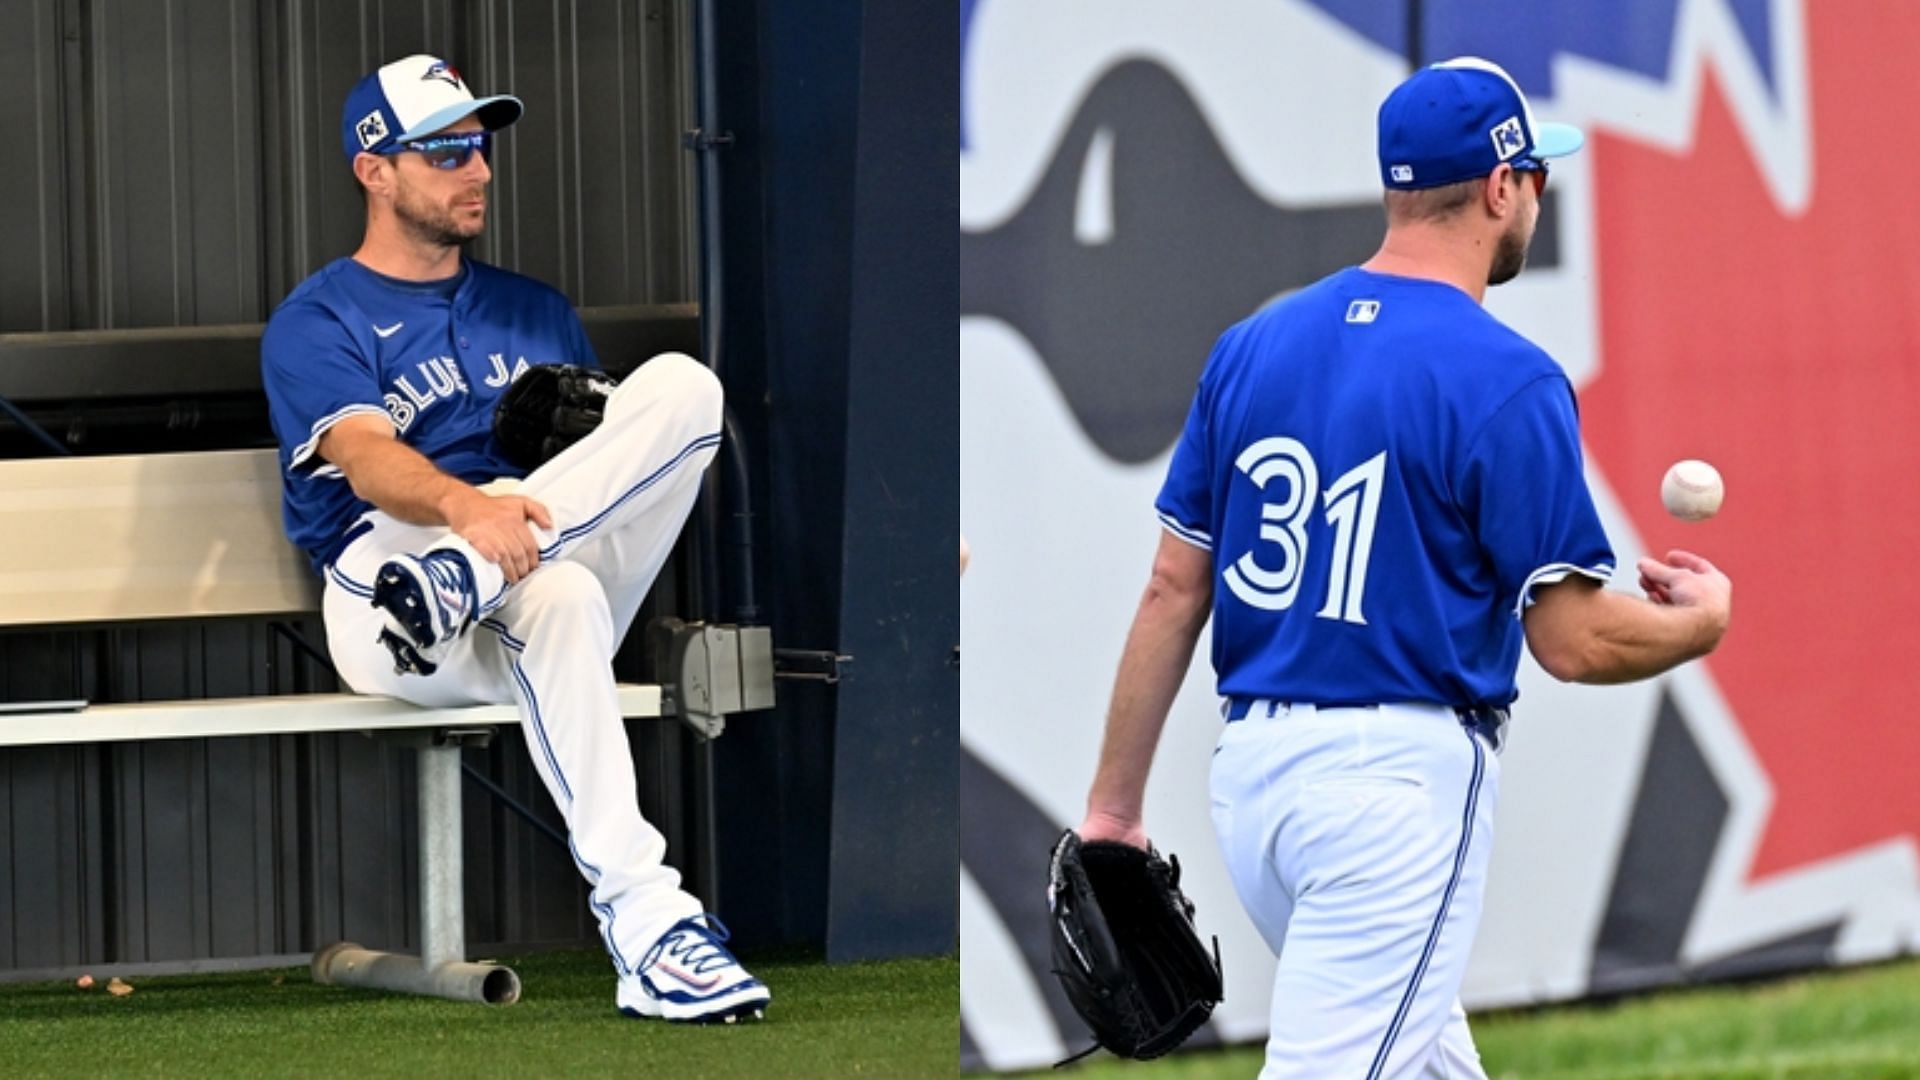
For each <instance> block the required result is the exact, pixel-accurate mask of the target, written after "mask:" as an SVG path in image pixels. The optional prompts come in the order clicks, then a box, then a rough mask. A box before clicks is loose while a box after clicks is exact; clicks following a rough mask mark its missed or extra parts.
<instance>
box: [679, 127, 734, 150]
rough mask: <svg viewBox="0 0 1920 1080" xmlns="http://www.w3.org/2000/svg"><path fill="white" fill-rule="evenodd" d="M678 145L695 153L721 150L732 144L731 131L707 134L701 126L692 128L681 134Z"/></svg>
mask: <svg viewBox="0 0 1920 1080" xmlns="http://www.w3.org/2000/svg"><path fill="white" fill-rule="evenodd" d="M680 145H681V146H682V147H684V148H685V149H688V150H692V151H693V152H694V153H697V154H704V153H706V152H707V151H709V150H721V149H725V148H726V147H729V146H732V145H733V132H731V131H722V132H720V133H719V134H708V133H707V132H706V131H705V130H704V129H702V128H694V129H693V130H692V131H688V132H684V133H682V134H681V136H680Z"/></svg>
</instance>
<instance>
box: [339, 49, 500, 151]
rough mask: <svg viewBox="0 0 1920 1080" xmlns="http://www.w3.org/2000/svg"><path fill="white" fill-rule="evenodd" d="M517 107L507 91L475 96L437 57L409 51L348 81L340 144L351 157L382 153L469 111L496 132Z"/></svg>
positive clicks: (465, 114) (448, 122)
mask: <svg viewBox="0 0 1920 1080" xmlns="http://www.w3.org/2000/svg"><path fill="white" fill-rule="evenodd" d="M522 111H523V109H522V106H521V104H520V99H519V98H517V97H514V96H513V95H511V94H496V95H494V96H493V97H484V98H475V97H474V96H473V91H471V90H469V89H467V83H466V80H465V79H462V78H461V77H460V72H459V71H457V70H455V69H454V66H453V65H452V64H449V63H447V62H446V61H445V60H442V59H440V58H439V57H437V56H427V55H424V54H422V55H417V56H409V57H406V58H404V59H400V60H395V61H394V62H393V63H391V64H387V65H386V66H384V67H382V68H381V69H380V70H378V71H375V72H374V73H372V74H371V75H368V76H367V77H366V78H364V79H361V80H360V81H359V82H357V83H355V84H354V86H353V91H352V92H351V93H349V94H348V95H347V105H346V108H345V109H343V110H341V113H340V145H341V148H342V149H344V150H345V151H346V152H347V160H349V161H351V160H353V158H354V157H355V156H356V155H359V154H384V153H386V152H387V151H389V150H391V149H393V148H394V146H396V145H397V144H399V143H403V142H410V141H412V140H414V139H418V138H421V137H423V136H427V135H431V134H433V133H434V132H436V131H439V130H440V129H442V128H444V127H446V126H447V125H449V124H455V123H459V122H460V121H461V120H462V119H464V118H466V117H468V116H472V115H474V114H475V113H478V114H479V115H480V123H481V125H482V126H483V127H485V128H486V129H487V130H488V131H498V130H500V129H501V128H503V127H506V126H507V125H509V124H511V123H513V122H514V121H515V120H518V119H520V113H521V112H522Z"/></svg>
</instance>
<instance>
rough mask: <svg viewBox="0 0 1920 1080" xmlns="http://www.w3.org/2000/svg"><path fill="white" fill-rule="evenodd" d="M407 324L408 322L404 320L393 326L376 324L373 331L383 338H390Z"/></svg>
mask: <svg viewBox="0 0 1920 1080" xmlns="http://www.w3.org/2000/svg"><path fill="white" fill-rule="evenodd" d="M405 325H407V324H406V323H404V322H397V323H394V324H393V325H392V326H376V327H374V328H373V332H374V333H376V334H379V335H380V336H381V337H383V338H388V337H392V336H393V335H395V334H397V333H399V332H400V328H401V327H403V326H405Z"/></svg>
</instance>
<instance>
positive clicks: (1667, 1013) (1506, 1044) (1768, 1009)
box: [1034, 960, 1920, 1080]
mask: <svg viewBox="0 0 1920 1080" xmlns="http://www.w3.org/2000/svg"><path fill="white" fill-rule="evenodd" d="M1473 1034H1474V1040H1475V1041H1476V1042H1477V1043H1478V1044H1479V1046H1480V1056H1481V1060H1482V1062H1483V1063H1484V1064H1485V1066H1486V1069H1487V1075H1488V1076H1489V1077H1491V1078H1492V1080H1910V1078H1914V1077H1920V961H1911V960H1910V961H1904V962H1901V963H1896V964H1886V965H1881V966H1877V967H1872V968H1864V969H1854V970H1849V971H1836V972H1823V973H1821V974H1817V975H1808V976H1801V977H1798V978H1793V979H1785V980H1781V981H1778V982H1769V983H1756V984H1749V985H1745V986H1722V987H1714V988H1709V989H1690V990H1672V991H1667V992H1665V993H1661V994H1655V995H1651V996H1647V997H1641V998H1633V999H1629V1000H1626V1001H1621V1002H1618V1003H1614V1004H1607V1005H1573V1006H1562V1007H1556V1008H1551V1009H1541V1010H1535V1011H1527V1012H1509V1013H1496V1014H1487V1015H1481V1016H1476V1017H1475V1018H1474V1020H1473ZM1074 1071H1075V1072H1076V1073H1077V1076H1078V1078H1081V1080H1112V1078H1119V1077H1128V1078H1132V1080H1174V1078H1178V1080H1215V1078H1220V1080H1226V1078H1229V1077H1231V1078H1234V1080H1248V1078H1250V1077H1252V1076H1253V1075H1254V1074H1256V1073H1257V1072H1259V1071H1260V1051H1259V1049H1258V1048H1257V1047H1241V1048H1235V1049H1231V1050H1224V1051H1204V1050H1196V1051H1190V1052H1187V1053H1182V1054H1176V1055H1175V1056H1173V1057H1172V1058H1168V1059H1166V1060H1164V1061H1161V1062H1153V1063H1149V1064H1144V1065H1142V1064H1137V1063H1134V1062H1119V1061H1114V1060H1113V1059H1111V1058H1108V1059H1106V1060H1104V1061H1100V1062H1094V1061H1092V1060H1089V1062H1088V1067H1087V1068H1083V1069H1076V1070H1074ZM1034 1075H1036V1076H1037V1075H1041V1074H1034ZM1053 1075H1055V1076H1061V1074H1058V1073H1056V1074H1053ZM1061 1080H1065V1077H1063V1076H1061Z"/></svg>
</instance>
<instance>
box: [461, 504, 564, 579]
mask: <svg viewBox="0 0 1920 1080" xmlns="http://www.w3.org/2000/svg"><path fill="white" fill-rule="evenodd" d="M528 522H532V523H533V524H534V525H538V526H540V527H541V528H543V529H551V528H553V515H552V514H550V513H548V512H547V508H546V506H544V505H543V504H541V503H540V502H539V501H538V500H536V499H530V498H527V497H526V496H525V495H488V494H487V493H485V492H482V491H471V494H470V495H468V496H463V497H462V498H460V499H459V500H458V501H457V502H455V503H454V505H453V506H452V507H451V508H449V510H448V512H447V525H448V526H449V527H450V528H452V529H453V531H454V532H455V533H457V534H459V536H460V538H461V539H462V540H465V541H466V542H467V543H469V544H472V545H473V550H475V551H477V552H479V553H480V557H481V558H483V559H486V560H487V561H488V562H491V563H493V564H495V565H497V566H499V567H500V572H501V573H503V574H505V575H506V578H507V584H509V585H511V584H513V583H515V582H517V581H519V580H520V579H521V578H523V577H526V576H527V575H528V574H531V573H533V570H534V568H535V567H537V566H539V565H540V541H539V539H538V538H537V537H535V536H534V535H533V530H532V529H531V528H530V527H528Z"/></svg>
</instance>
